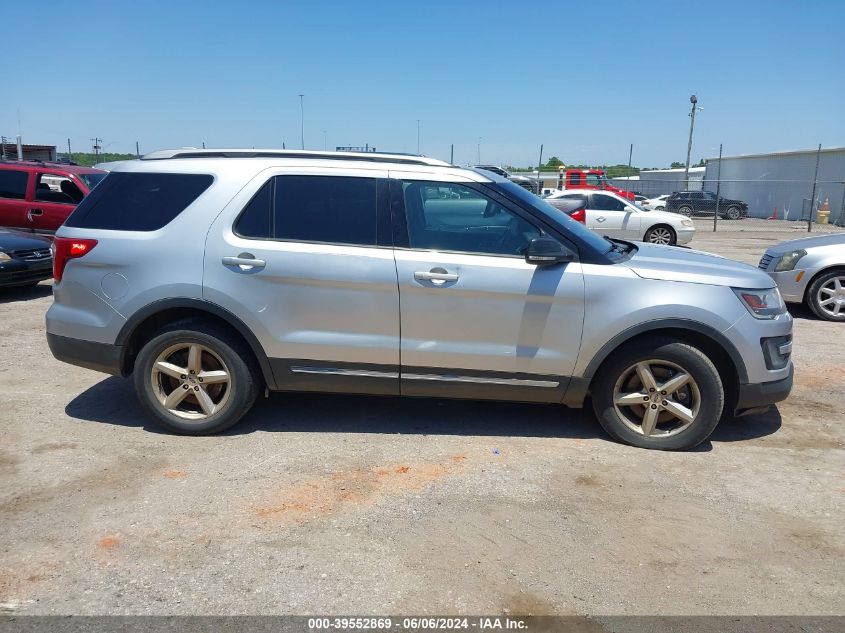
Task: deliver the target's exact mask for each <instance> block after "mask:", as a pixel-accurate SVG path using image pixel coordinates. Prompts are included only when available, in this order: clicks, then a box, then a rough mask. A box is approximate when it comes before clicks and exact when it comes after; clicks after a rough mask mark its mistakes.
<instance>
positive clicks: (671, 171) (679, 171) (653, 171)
mask: <svg viewBox="0 0 845 633" xmlns="http://www.w3.org/2000/svg"><path fill="white" fill-rule="evenodd" d="M708 160H710V159H708ZM705 169H707V168H706V167H690V168H689V173H691V174H703V173H704V170H705ZM685 171H686V169H685V168H684V167H674V168H672V169H641V170H640V176H641V177H642V175H643V174H658V173H659V174H683V173H684V172H685Z"/></svg>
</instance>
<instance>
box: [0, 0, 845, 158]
mask: <svg viewBox="0 0 845 633" xmlns="http://www.w3.org/2000/svg"><path fill="white" fill-rule="evenodd" d="M0 5H2V7H3V10H2V14H3V23H4V25H5V28H4V43H3V44H4V45H3V62H2V68H3V72H2V75H3V79H2V82H0V86H2V94H3V96H2V99H0V133H2V134H4V135H7V136H10V135H12V136H13V135H15V134H17V133H18V111H19V112H20V126H21V131H22V133H23V137H24V141H25V142H32V143H51V144H52V143H55V144H57V145H59V146H60V147H63V146H65V145H66V139H67V138H68V137H70V139H71V143H72V145H73V148H74V150H75V151H76V150H83V149H89V148H90V141H89V139H90V138H92V137H94V136H95V135H96V136H99V137H100V138H102V139H104V142H103V145H104V147H105V149H106V151H115V152H128V151H134V146H135V141H136V140H137V141H139V142H140V145H141V151H142V152H145V151H152V150H154V149H161V148H165V147H180V146H200V145H201V144H202V143H203V142H205V143H206V144H207V145H208V146H209V147H214V146H216V147H234V146H245V147H251V146H256V147H280V146H281V144H282V142H283V141H284V142H286V143H287V146H288V147H298V146H299V136H300V119H299V116H300V113H299V98H298V97H297V94H298V93H304V94H305V98H304V103H305V144H306V147H308V148H313V149H322V148H323V145H324V141H325V142H327V144H328V146H329V147H330V148H332V147H334V146H335V145H363V144H365V143H369V144H370V145H374V146H376V147H378V148H379V149H383V150H391V151H406V152H415V151H416V148H417V119H420V121H421V123H420V127H421V151H422V153H424V154H427V155H430V156H436V157H440V158H445V159H448V158H449V146H450V144H451V143H454V145H455V162H456V163H459V164H465V163H470V162H475V161H476V158H477V144H478V138H479V137H481V159H482V161H483V162H491V163H501V164H515V165H527V164H536V161H537V158H538V151H539V146H540V144H541V143H543V144H544V145H545V156H546V157H548V156H550V155H557V156H559V157H560V158H561V159H563V160H564V161H566V162H572V163H592V164H599V163H610V164H612V163H625V162H627V160H628V146H629V143H633V144H634V160H633V162H634V164H635V165H640V166H666V165H668V164H669V163H670V162H671V161H675V160H677V161H683V160H684V158H685V153H686V140H687V132H688V127H689V118H688V116H687V112H688V110H689V95H690V94H692V93H696V94H697V95H698V97H699V105H701V106H703V107H704V111H703V112H701V113H700V114H699V115H698V116H697V118H696V136H695V144H694V148H693V158H694V160H697V159H699V158H702V157H706V156H712V155H715V154H717V153H718V146H719V143H720V142H721V143H724V145H725V153H726V154H727V155H730V154H739V153H752V152H762V151H770V150H785V149H799V148H809V147H814V146H816V145H817V144H818V143H822V144H823V145H824V146H826V147H827V146H836V145H845V117H843V110H844V109H843V103H844V102H845V37H843V31H842V25H843V24H845V2H842V1H841V0H835V1H830V2H823V1H819V2H802V3H796V2H781V1H778V0H770V1H768V2H753V1H737V0H734V1H733V2H720V1H714V0H706V1H702V2H647V1H640V2H612V1H606V2H595V3H585V2H580V3H574V2H544V3H543V2H541V3H536V4H533V3H520V2H513V1H512V2H498V1H496V0H485V1H484V2H475V1H469V0H467V1H460V0H452V1H441V0H418V1H416V2H409V1H398V2H397V1H395V0H394V1H391V2H383V1H380V0H378V1H377V0H372V1H363V0H362V1H360V2H356V1H354V0H346V1H337V2H336V1H334V0H331V1H320V2H318V1H276V2H272V1H267V2H261V1H256V2H239V3H234V2H225V1H224V2H218V3H212V2H190V1H180V0H170V1H169V2H157V1H151V2H141V1H139V2H129V1H128V0H127V1H114V2H96V1H89V2H85V3H80V2H49V1H48V2H41V3H39V7H38V10H34V9H33V6H32V5H31V4H27V3H24V2H12V1H11V0H0ZM323 130H326V135H325V137H324V134H323Z"/></svg>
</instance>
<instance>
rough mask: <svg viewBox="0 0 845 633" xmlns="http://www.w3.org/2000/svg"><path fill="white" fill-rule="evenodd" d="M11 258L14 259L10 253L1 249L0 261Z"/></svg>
mask: <svg viewBox="0 0 845 633" xmlns="http://www.w3.org/2000/svg"><path fill="white" fill-rule="evenodd" d="M10 259H12V258H11V256H10V255H8V254H7V253H4V252H3V251H0V262H7V261H9V260H10Z"/></svg>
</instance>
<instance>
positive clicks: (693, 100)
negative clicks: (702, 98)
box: [684, 95, 698, 190]
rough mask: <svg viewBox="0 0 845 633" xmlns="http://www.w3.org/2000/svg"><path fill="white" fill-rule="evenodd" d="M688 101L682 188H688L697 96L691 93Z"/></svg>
mask: <svg viewBox="0 0 845 633" xmlns="http://www.w3.org/2000/svg"><path fill="white" fill-rule="evenodd" d="M689 102H690V103H691V104H692V108H691V109H690V113H689V117H690V121H689V141H688V142H687V166H686V168H685V169H684V189H687V190H688V189H689V161H690V156H691V155H692V131H693V128H695V111H696V110H697V109H698V97H696V96H695V95H692V96H691V97H690V98H689Z"/></svg>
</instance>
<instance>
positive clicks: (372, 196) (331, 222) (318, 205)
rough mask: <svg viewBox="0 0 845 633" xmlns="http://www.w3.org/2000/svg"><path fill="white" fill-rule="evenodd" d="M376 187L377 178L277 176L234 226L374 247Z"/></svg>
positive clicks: (265, 235)
mask: <svg viewBox="0 0 845 633" xmlns="http://www.w3.org/2000/svg"><path fill="white" fill-rule="evenodd" d="M376 191H377V190H376V179H375V178H355V177H345V176H276V177H274V178H271V179H270V180H268V181H267V182H266V183H265V184H264V186H263V187H261V189H260V190H259V191H258V193H256V194H255V196H253V198H252V200H250V202H249V203H247V205H246V207H245V208H244V210H243V211H242V212H241V214H240V216H239V217H238V219H237V220H236V221H235V226H234V230H235V233H237V234H238V235H240V236H242V237H248V238H256V239H277V240H290V241H296V242H321V243H328V244H350V245H355V246H374V245H375V244H376V232H377V225H378V216H377V206H376V202H377V198H376V195H377V194H376ZM432 195H439V194H438V192H433V193H432Z"/></svg>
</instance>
